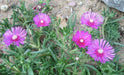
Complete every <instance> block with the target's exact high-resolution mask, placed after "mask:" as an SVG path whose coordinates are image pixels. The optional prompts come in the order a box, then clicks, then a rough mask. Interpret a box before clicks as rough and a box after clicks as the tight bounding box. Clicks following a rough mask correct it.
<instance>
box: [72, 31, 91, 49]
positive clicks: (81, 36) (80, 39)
mask: <svg viewBox="0 0 124 75" xmlns="http://www.w3.org/2000/svg"><path fill="white" fill-rule="evenodd" d="M72 40H73V41H74V42H75V43H76V44H77V45H78V46H79V47H80V48H85V47H86V46H88V45H90V44H91V42H92V37H91V35H90V34H89V33H88V32H85V31H77V32H76V34H74V35H73V38H72Z"/></svg>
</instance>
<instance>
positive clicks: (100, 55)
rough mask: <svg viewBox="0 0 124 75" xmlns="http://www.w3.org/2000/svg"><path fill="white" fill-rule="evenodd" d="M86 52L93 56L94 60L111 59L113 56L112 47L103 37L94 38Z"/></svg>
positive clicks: (102, 61)
mask: <svg viewBox="0 0 124 75" xmlns="http://www.w3.org/2000/svg"><path fill="white" fill-rule="evenodd" d="M87 54H89V55H90V56H91V57H92V58H94V60H95V61H100V62H101V63H105V62H106V61H110V60H113V58H114V57H115V53H114V49H113V47H112V46H110V44H109V42H106V41H105V40H103V39H101V40H98V39H95V40H94V41H93V42H92V44H91V45H90V46H89V47H88V51H87Z"/></svg>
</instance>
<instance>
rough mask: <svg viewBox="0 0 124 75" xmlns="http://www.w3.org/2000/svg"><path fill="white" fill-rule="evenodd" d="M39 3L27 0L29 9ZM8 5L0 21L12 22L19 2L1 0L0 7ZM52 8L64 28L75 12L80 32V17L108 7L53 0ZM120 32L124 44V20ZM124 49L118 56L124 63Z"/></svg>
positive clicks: (84, 0) (94, 0)
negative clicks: (12, 16)
mask: <svg viewBox="0 0 124 75" xmlns="http://www.w3.org/2000/svg"><path fill="white" fill-rule="evenodd" d="M37 1H39V0H25V3H26V8H29V5H31V6H32V7H34V6H35V5H36V4H37ZM4 4H7V5H8V6H9V9H8V10H7V11H6V12H3V11H1V10H0V21H2V19H3V18H9V19H10V20H11V14H12V8H11V6H12V5H13V4H15V5H19V0H0V6H1V5H4ZM50 5H51V8H53V10H52V11H51V13H52V14H54V15H55V16H56V17H58V18H61V19H62V22H61V25H60V26H61V27H64V26H66V25H67V22H66V19H67V18H68V17H69V16H70V15H71V14H72V13H73V12H75V13H76V14H77V23H76V28H75V29H76V30H80V27H82V26H81V24H80V16H81V15H82V14H83V13H84V12H86V11H89V10H91V11H94V12H98V13H99V14H101V12H102V11H103V8H107V6H106V5H105V4H104V3H103V2H102V1H101V0H51V2H50ZM111 10H113V11H115V12H116V13H117V14H116V17H117V18H119V17H122V16H124V13H123V12H120V11H118V10H116V9H113V8H111ZM119 23H120V31H121V35H122V36H121V38H120V40H121V43H122V44H124V19H123V20H121V21H120V22H119ZM0 42H1V43H0V48H1V47H5V46H4V44H3V42H2V38H1V40H0ZM123 54H124V48H122V49H121V50H120V51H119V52H118V55H120V62H121V63H124V59H123V58H124V56H123Z"/></svg>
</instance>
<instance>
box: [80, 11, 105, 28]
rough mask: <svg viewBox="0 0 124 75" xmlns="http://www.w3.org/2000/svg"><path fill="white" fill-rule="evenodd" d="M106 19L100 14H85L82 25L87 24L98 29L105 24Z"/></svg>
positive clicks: (82, 17)
mask: <svg viewBox="0 0 124 75" xmlns="http://www.w3.org/2000/svg"><path fill="white" fill-rule="evenodd" d="M103 21H104V18H103V17H102V15H99V14H98V13H95V12H91V11H89V12H85V13H84V14H83V15H82V16H81V24H85V25H87V26H89V27H92V28H95V29H98V27H99V26H100V25H101V24H103Z"/></svg>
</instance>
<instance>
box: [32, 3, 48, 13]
mask: <svg viewBox="0 0 124 75" xmlns="http://www.w3.org/2000/svg"><path fill="white" fill-rule="evenodd" d="M45 5H46V3H42V4H38V5H36V6H34V7H33V10H37V11H38V12H41V10H42V9H43V7H44V6H45Z"/></svg>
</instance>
